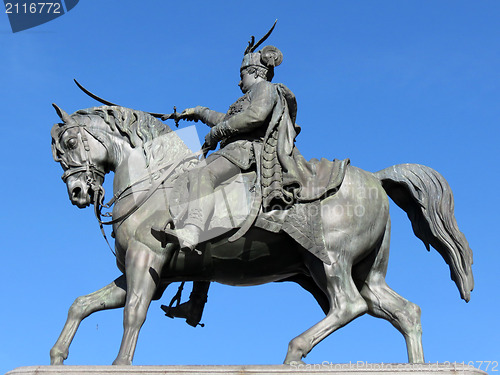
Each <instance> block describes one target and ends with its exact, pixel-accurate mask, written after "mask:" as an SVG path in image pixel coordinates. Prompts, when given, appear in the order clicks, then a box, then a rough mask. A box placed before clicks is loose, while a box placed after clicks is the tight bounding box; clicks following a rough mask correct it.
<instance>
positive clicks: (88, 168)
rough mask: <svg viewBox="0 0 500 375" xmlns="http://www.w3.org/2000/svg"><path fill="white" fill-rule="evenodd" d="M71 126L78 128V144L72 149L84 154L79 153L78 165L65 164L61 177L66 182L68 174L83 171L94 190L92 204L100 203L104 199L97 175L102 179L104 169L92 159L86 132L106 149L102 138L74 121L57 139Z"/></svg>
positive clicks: (104, 172) (88, 183)
mask: <svg viewBox="0 0 500 375" xmlns="http://www.w3.org/2000/svg"><path fill="white" fill-rule="evenodd" d="M73 128H76V129H77V130H78V133H77V139H78V142H79V144H78V145H77V146H76V147H75V148H74V149H79V150H81V149H83V150H84V154H83V155H80V156H81V159H82V161H83V163H82V164H80V165H78V164H73V165H68V164H67V166H68V167H69V168H68V169H67V170H66V171H64V173H63V175H62V176H61V178H62V180H63V181H64V183H66V181H67V180H68V178H69V177H70V176H72V175H75V174H77V173H85V182H86V183H87V186H88V187H89V188H90V189H91V190H92V191H93V192H94V205H95V204H97V205H98V206H99V205H101V204H102V199H104V188H103V187H102V186H101V184H100V183H99V182H98V177H100V178H101V179H104V176H105V175H106V171H104V170H103V169H102V168H99V167H98V166H97V164H95V163H94V162H93V161H92V157H91V155H90V145H89V141H88V138H87V134H89V135H91V136H92V137H93V138H94V139H96V140H97V141H98V142H99V143H101V144H102V145H103V147H104V148H106V149H107V147H106V145H105V144H104V142H103V141H102V140H100V139H99V138H98V137H96V136H95V135H93V134H92V133H91V132H89V131H88V129H87V126H86V125H85V124H79V123H76V121H75V123H74V124H72V125H69V126H66V128H65V129H64V131H62V132H61V134H59V141H60V140H61V138H62V136H63V134H64V133H66V131H68V130H69V129H73ZM101 193H102V194H101Z"/></svg>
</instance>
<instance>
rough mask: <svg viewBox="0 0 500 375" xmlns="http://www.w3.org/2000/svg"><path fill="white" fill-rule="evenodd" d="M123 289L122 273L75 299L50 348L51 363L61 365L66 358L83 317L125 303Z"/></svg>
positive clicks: (124, 284)
mask: <svg viewBox="0 0 500 375" xmlns="http://www.w3.org/2000/svg"><path fill="white" fill-rule="evenodd" d="M125 289H126V281H125V276H123V275H122V276H120V277H119V278H118V279H116V280H115V281H114V282H112V283H111V284H109V285H107V286H105V287H104V288H102V289H99V290H98V291H96V292H94V293H91V294H88V295H86V296H82V297H78V298H77V299H76V300H75V302H74V303H73V304H72V305H71V307H70V308H69V311H68V319H67V320H66V324H65V325H64V328H63V330H62V332H61V334H60V335H59V338H58V339H57V342H56V343H55V345H54V346H53V347H52V349H51V350H50V364H51V365H62V364H63V361H64V360H65V359H66V358H68V353H69V346H70V344H71V341H73V337H75V333H76V331H77V330H78V326H79V325H80V323H81V321H82V320H83V319H85V318H86V317H87V316H89V315H90V314H93V313H95V312H96V311H100V310H107V309H116V308H119V307H123V306H124V305H125V298H126V290H125Z"/></svg>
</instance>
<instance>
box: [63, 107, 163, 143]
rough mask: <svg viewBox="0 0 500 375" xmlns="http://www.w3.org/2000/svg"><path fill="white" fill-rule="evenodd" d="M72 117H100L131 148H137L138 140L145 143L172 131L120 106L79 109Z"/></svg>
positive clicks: (146, 114) (141, 113) (151, 119)
mask: <svg viewBox="0 0 500 375" xmlns="http://www.w3.org/2000/svg"><path fill="white" fill-rule="evenodd" d="M74 115H83V116H85V115H88V116H99V117H101V118H102V119H103V121H104V122H105V123H106V124H108V125H109V127H110V128H111V130H112V131H116V130H118V131H119V132H121V133H122V134H124V135H126V137H127V138H128V140H129V142H130V145H131V146H132V147H137V145H138V144H139V139H140V141H142V143H146V142H149V141H151V140H153V139H154V138H156V137H159V136H160V135H163V134H166V133H170V132H171V131H172V129H170V128H169V127H168V126H167V125H165V124H164V123H163V122H161V121H159V120H157V119H156V118H154V117H153V116H151V115H150V114H149V113H146V112H142V111H138V110H134V109H130V108H125V107H120V106H101V107H92V108H87V109H81V110H79V111H76V112H75V113H73V114H72V115H71V116H74Z"/></svg>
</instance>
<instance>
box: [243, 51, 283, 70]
mask: <svg viewBox="0 0 500 375" xmlns="http://www.w3.org/2000/svg"><path fill="white" fill-rule="evenodd" d="M282 61H283V54H282V53H281V51H280V50H279V49H278V48H276V47H274V46H265V47H264V48H262V50H260V51H258V52H250V53H247V54H246V55H245V56H243V61H242V63H241V68H240V71H241V70H243V69H245V68H248V67H249V66H258V67H261V68H266V69H272V68H274V67H275V66H278V65H279V64H281V62H282Z"/></svg>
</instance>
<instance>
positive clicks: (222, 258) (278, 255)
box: [206, 228, 305, 286]
mask: <svg viewBox="0 0 500 375" xmlns="http://www.w3.org/2000/svg"><path fill="white" fill-rule="evenodd" d="M206 250H207V251H209V252H210V255H211V263H212V264H211V269H212V280H213V281H217V282H219V283H222V284H227V285H235V286H236V285H239V286H245V285H260V284H265V283H269V282H273V281H279V280H282V279H284V278H286V277H288V276H292V275H294V274H297V273H299V272H304V271H305V269H304V267H303V253H302V252H301V250H300V249H299V246H298V245H297V244H296V243H295V242H294V241H293V240H292V239H291V238H290V237H288V236H286V235H279V234H274V233H270V232H267V231H264V230H261V229H258V228H255V229H252V230H250V231H249V232H248V233H247V234H246V235H245V236H244V237H243V238H240V239H239V240H237V241H236V242H233V243H229V242H228V241H227V239H223V240H221V241H219V242H215V243H213V244H210V245H209V248H207V249H206Z"/></svg>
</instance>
